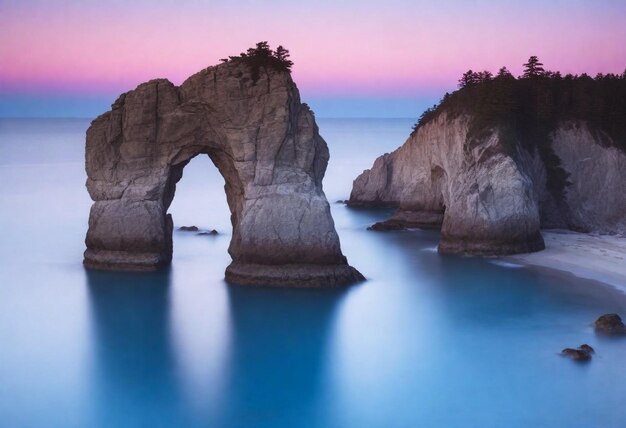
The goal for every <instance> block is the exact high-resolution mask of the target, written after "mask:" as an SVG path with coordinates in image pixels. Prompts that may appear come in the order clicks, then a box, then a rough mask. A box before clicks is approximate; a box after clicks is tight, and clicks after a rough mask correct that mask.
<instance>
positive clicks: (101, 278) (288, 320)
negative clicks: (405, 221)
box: [0, 119, 626, 428]
mask: <svg viewBox="0 0 626 428" xmlns="http://www.w3.org/2000/svg"><path fill="white" fill-rule="evenodd" d="M412 122H413V121H412V120H404V119H393V120H391V119H390V120H366V119H364V120H357V119H341V120H340V119H318V124H319V127H320V132H321V134H322V136H323V137H324V138H325V139H326V141H327V142H328V144H329V147H330V152H331V160H330V165H329V168H328V172H327V174H326V178H325V180H324V190H325V192H326V194H327V196H328V199H329V201H330V202H331V207H332V213H333V217H334V220H335V224H336V227H337V231H338V233H339V235H340V238H341V244H342V248H343V251H344V253H345V254H346V256H347V257H348V260H349V261H350V263H351V264H352V265H353V266H355V267H356V268H357V269H359V270H360V271H361V272H362V273H363V274H364V275H365V276H366V277H367V278H368V281H367V282H365V283H363V284H360V285H356V286H353V287H349V288H342V289H330V290H293V289H263V288H247V287H240V286H229V285H227V284H226V283H225V282H224V281H223V275H224V269H225V268H226V266H227V265H228V263H229V262H230V257H229V256H228V253H227V248H228V243H229V240H230V234H231V230H230V219H229V216H230V213H229V212H228V208H227V205H226V198H225V195H224V191H223V185H224V181H223V179H222V178H221V176H220V175H219V173H218V171H217V169H216V168H215V167H214V166H213V165H212V164H211V161H210V160H209V158H208V157H206V156H198V157H197V158H195V159H194V160H193V161H192V162H191V163H190V164H189V165H188V166H187V167H186V168H185V171H184V175H183V178H182V180H181V181H180V182H179V185H178V187H177V193H176V197H175V199H174V202H173V204H172V206H171V207H170V212H171V213H172V215H173V217H174V224H175V226H176V227H179V226H182V225H197V226H198V227H200V228H201V229H204V230H210V229H217V230H218V232H219V235H217V236H199V235H197V234H195V233H190V232H180V231H175V232H174V260H173V263H172V266H171V267H170V268H168V269H164V270H161V271H158V272H153V273H119V272H97V271H86V270H85V269H84V268H83V266H82V264H81V263H82V252H83V251H84V235H85V232H86V229H87V218H88V213H89V208H90V206H91V200H90V199H89V196H88V194H87V192H86V190H85V187H84V182H85V178H86V177H85V172H84V165H83V162H84V133H85V130H86V128H87V127H88V125H89V121H88V120H41V119H32V120H16V119H10V120H9V119H1V120H0V183H2V187H1V188H0V208H1V209H0V225H2V234H1V239H0V426H6V427H145V426H149V427H173V426H180V427H183V426H184V427H206V426H210V427H272V428H274V427H290V428H291V427H324V428H334V427H337V428H343V427H399V426H407V427H415V426H428V427H437V426H440V427H474V426H475V427H528V426H532V427H554V426H567V427H591V426H595V427H623V426H625V424H626V407H625V406H624V405H623V401H624V397H626V370H624V369H623V367H624V361H626V339H623V340H611V339H609V338H604V337H599V336H596V335H595V334H594V332H593V330H592V327H591V323H592V322H593V320H594V319H595V318H596V317H597V316H599V315H601V314H603V313H607V312H618V313H619V312H621V313H622V315H626V297H625V296H624V295H623V294H620V293H619V292H617V291H615V290H613V289H612V288H610V287H605V286H600V285H597V284H592V283H590V282H587V281H583V280H579V279H576V278H574V277H569V276H567V275H563V274H558V273H553V272H548V271H539V270H534V269H529V268H526V267H520V266H519V265H515V264H510V263H502V262H500V261H498V260H493V259H480V258H463V257H454V256H443V255H440V254H438V253H437V252H436V251H435V249H436V245H437V241H438V233H437V232H433V231H418V230H416V231H401V232H389V233H376V232H370V231H367V230H365V228H366V227H367V226H368V225H370V224H371V223H373V222H375V221H378V220H380V219H383V218H385V217H386V216H387V215H389V214H390V211H389V210H355V209H349V208H347V207H345V206H343V205H341V204H336V203H334V201H335V200H337V199H347V197H348V196H349V192H350V188H351V184H352V180H353V179H354V178H355V177H356V175H357V174H358V173H360V172H361V171H362V170H363V169H364V168H368V167H369V166H371V164H372V162H373V160H374V159H375V157H377V156H378V155H380V154H382V153H384V152H389V151H392V150H394V149H395V148H397V147H398V146H399V145H400V144H402V143H403V142H404V140H405V138H406V137H407V136H408V134H409V132H410V126H411V125H412ZM583 343H588V344H590V345H591V346H593V347H594V348H595V349H596V355H595V356H594V358H593V361H591V362H590V363H588V364H576V363H574V362H572V361H570V360H567V359H564V358H562V357H560V356H559V355H558V353H559V352H560V351H561V349H563V348H565V347H576V346H578V345H580V344H583Z"/></svg>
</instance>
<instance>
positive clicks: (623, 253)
mask: <svg viewBox="0 0 626 428" xmlns="http://www.w3.org/2000/svg"><path fill="white" fill-rule="evenodd" d="M542 235H543V238H544V241H545V243H546V249H545V250H543V251H539V252H537V253H529V254H516V255H512V256H506V257H503V259H504V260H507V261H511V262H516V263H522V264H526V265H532V266H541V267H547V268H552V269H557V270H561V271H565V272H570V273H572V274H574V275H575V276H577V277H580V278H587V279H592V280H596V281H600V282H603V283H606V284H610V285H612V286H614V287H616V288H618V289H619V290H621V291H622V292H624V293H626V237H619V236H611V235H594V234H585V233H577V232H571V231H568V230H543V231H542Z"/></svg>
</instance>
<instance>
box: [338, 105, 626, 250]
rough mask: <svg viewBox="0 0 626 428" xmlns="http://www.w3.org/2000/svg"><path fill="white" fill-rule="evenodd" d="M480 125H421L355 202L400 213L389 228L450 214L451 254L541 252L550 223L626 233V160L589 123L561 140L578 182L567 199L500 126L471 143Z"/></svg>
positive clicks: (557, 141)
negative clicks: (558, 194)
mask: <svg viewBox="0 0 626 428" xmlns="http://www.w3.org/2000/svg"><path fill="white" fill-rule="evenodd" d="M470 123H471V117H469V116H468V115H467V114H461V115H455V116H454V117H449V115H448V114H447V113H446V112H442V113H441V114H440V115H438V117H436V118H435V119H433V120H432V121H430V122H428V123H426V124H425V125H424V126H421V127H420V128H419V129H418V130H417V132H416V133H415V134H414V135H412V136H411V137H409V139H408V140H407V141H406V142H405V143H404V145H402V146H401V147H400V148H398V149H397V150H395V151H394V152H392V153H387V154H384V155H382V156H380V157H379V158H378V159H376V161H375V162H374V165H373V166H372V168H371V169H369V170H366V171H364V172H363V173H362V174H361V175H359V176H358V177H357V178H356V180H355V181H354V185H353V188H352V193H351V195H350V200H349V202H348V205H350V206H391V207H398V211H397V212H396V213H395V214H394V215H393V217H392V218H391V219H390V220H388V222H389V224H387V225H385V224H381V225H378V226H377V228H378V229H379V230H380V229H383V228H385V226H388V227H390V228H403V227H435V226H437V222H436V221H431V222H425V223H424V224H423V225H422V226H419V221H411V219H412V218H413V219H416V218H417V219H419V217H420V216H425V217H428V216H432V213H441V214H442V216H443V221H442V222H441V242H440V244H439V251H441V252H446V253H461V254H465V253H468V254H479V255H481V254H482V255H497V254H513V253H523V252H532V251H538V250H541V249H543V248H544V243H543V239H542V237H541V233H540V227H542V226H543V227H564V228H571V229H574V230H587V231H597V232H606V233H624V232H626V192H623V190H620V189H623V188H624V186H625V185H626V155H625V154H624V152H622V151H620V150H619V149H616V148H613V147H609V146H607V145H606V144H603V143H602V141H599V140H598V139H597V136H596V135H595V134H593V133H591V132H590V131H589V129H588V128H587V126H586V125H585V123H583V122H566V123H562V124H561V125H560V126H559V127H558V128H557V129H556V131H555V132H553V134H552V143H553V144H552V148H553V150H554V152H555V155H556V156H558V157H559V158H560V160H561V166H562V167H563V169H564V170H565V171H566V172H567V173H569V174H570V175H569V177H568V180H569V181H570V182H571V183H572V184H571V185H570V186H567V187H566V189H565V195H564V201H558V202H557V201H555V199H554V196H553V195H552V194H551V193H550V192H549V191H548V189H547V185H546V175H547V173H546V170H545V166H544V164H543V163H542V161H541V160H540V159H539V155H538V154H537V153H535V152H532V153H531V152H528V151H527V150H526V149H524V148H522V145H519V144H517V145H515V144H514V145H513V147H514V152H513V153H512V152H511V149H510V142H509V144H508V147H507V141H505V137H504V136H503V134H502V132H501V131H500V130H499V129H497V128H496V129H489V130H487V131H486V132H484V133H483V134H481V136H480V138H469V137H468V133H469V124H470ZM605 138H608V137H606V136H605ZM385 223H387V222H385ZM411 224H413V225H417V226H411Z"/></svg>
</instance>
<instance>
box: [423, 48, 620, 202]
mask: <svg viewBox="0 0 626 428" xmlns="http://www.w3.org/2000/svg"><path fill="white" fill-rule="evenodd" d="M444 111H445V112H446V114H447V115H448V117H451V116H452V117H454V116H456V115H459V114H468V116H469V117H470V118H471V122H470V124H469V126H470V128H469V135H468V140H469V144H472V140H473V139H475V138H480V137H481V136H482V135H484V134H485V133H487V132H490V131H491V130H492V129H495V128H498V129H500V132H501V138H502V140H503V145H504V148H505V150H507V151H509V153H510V154H514V153H515V151H516V150H517V147H520V145H521V146H522V147H524V148H526V149H528V150H530V151H534V150H536V151H537V152H538V153H539V155H540V156H541V158H542V160H543V162H544V165H545V166H546V170H547V172H548V181H549V183H548V187H549V188H550V189H551V190H552V191H553V194H554V195H555V196H556V197H562V195H563V190H564V188H565V187H566V186H567V185H568V181H567V174H566V173H565V171H564V170H563V169H562V168H561V167H560V160H559V159H558V157H557V156H556V155H555V154H554V151H553V150H552V148H551V138H550V134H551V133H552V132H553V131H554V130H555V129H556V128H557V126H558V124H559V123H562V122H565V121H569V120H576V121H584V122H585V123H586V124H587V125H588V127H589V129H590V130H591V132H594V133H595V134H596V136H597V138H598V139H599V140H600V141H601V142H603V143H604V144H608V145H614V146H616V147H618V148H620V149H622V150H624V151H626V71H625V72H624V73H623V74H621V75H617V74H598V75H597V76H595V78H592V77H591V76H589V75H587V74H581V75H571V74H567V75H565V76H563V75H561V73H559V72H558V71H557V72H553V71H547V70H545V69H544V66H543V64H542V63H541V62H540V61H539V59H538V58H537V57H536V56H532V57H530V59H529V60H528V62H527V63H526V64H524V69H523V73H522V75H521V76H519V77H517V78H516V77H514V76H513V75H512V74H511V72H509V70H507V69H506V67H502V68H501V69H500V70H499V71H498V73H497V74H495V75H493V74H492V73H491V72H489V71H482V72H474V71H472V70H469V71H467V72H466V73H464V74H463V76H462V77H461V79H460V80H459V89H458V90H457V91H455V92H453V93H451V94H446V95H445V96H444V97H443V98H442V99H441V100H440V101H439V103H438V104H435V105H434V106H432V107H431V108H429V109H427V110H426V111H424V113H423V114H422V115H421V116H420V118H419V119H418V121H417V123H416V124H415V126H414V127H413V129H414V131H413V132H416V131H417V130H418V129H419V128H420V127H421V126H423V125H425V124H427V123H428V122H430V121H431V120H433V119H435V118H436V117H438V116H439V115H440V114H441V113H442V112H444Z"/></svg>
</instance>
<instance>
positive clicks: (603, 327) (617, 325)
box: [594, 314, 626, 334]
mask: <svg viewBox="0 0 626 428" xmlns="http://www.w3.org/2000/svg"><path fill="white" fill-rule="evenodd" d="M594 327H595V328H596V331H597V332H600V333H607V334H626V326H625V325H624V322H623V321H622V318H621V317H620V316H619V315H617V314H605V315H602V316H601V317H600V318H598V319H597V320H596V322H595V323H594Z"/></svg>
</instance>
